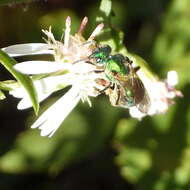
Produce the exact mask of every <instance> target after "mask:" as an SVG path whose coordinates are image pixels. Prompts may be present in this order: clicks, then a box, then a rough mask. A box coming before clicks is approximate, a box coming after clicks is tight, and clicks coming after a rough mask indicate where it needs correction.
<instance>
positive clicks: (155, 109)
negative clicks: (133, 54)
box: [129, 69, 183, 119]
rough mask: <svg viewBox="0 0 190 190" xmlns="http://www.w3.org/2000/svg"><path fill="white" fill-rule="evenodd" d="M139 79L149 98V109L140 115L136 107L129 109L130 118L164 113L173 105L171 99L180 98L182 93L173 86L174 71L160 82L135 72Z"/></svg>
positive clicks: (174, 82) (174, 80) (176, 78)
mask: <svg viewBox="0 0 190 190" xmlns="http://www.w3.org/2000/svg"><path fill="white" fill-rule="evenodd" d="M137 74H138V76H139V77H140V79H141V80H142V81H143V84H144V86H145V88H146V90H147V93H148V95H149V98H150V107H149V109H148V112H147V113H142V112H141V111H140V110H139V109H138V108H137V107H135V106H134V107H131V108H130V109H129V112H130V115H131V116H132V117H135V118H138V119H141V118H143V117H144V116H146V115H154V114H160V113H165V112H166V111H167V110H168V108H169V105H170V104H173V103H174V102H173V100H172V99H173V98H175V97H176V96H179V97H182V96H183V95H182V93H181V92H180V91H177V90H176V89H175V88H174V86H175V85H176V84H177V83H178V76H177V72H176V71H169V72H168V75H167V79H166V80H165V81H161V80H158V79H156V77H147V76H146V75H145V73H144V72H143V71H142V70H141V69H140V70H139V71H138V72H137Z"/></svg>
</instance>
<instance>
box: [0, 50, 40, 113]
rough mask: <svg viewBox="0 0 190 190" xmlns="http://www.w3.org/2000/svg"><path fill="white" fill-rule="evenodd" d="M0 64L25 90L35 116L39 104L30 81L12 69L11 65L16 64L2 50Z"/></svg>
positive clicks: (0, 51)
mask: <svg viewBox="0 0 190 190" xmlns="http://www.w3.org/2000/svg"><path fill="white" fill-rule="evenodd" d="M0 62H1V63H2V65H3V66H4V67H5V68H6V69H7V70H8V71H9V72H10V73H11V74H12V75H13V76H14V77H15V78H16V80H17V81H18V82H19V83H20V84H21V85H22V86H23V87H24V88H25V90H26V91H27V93H28V95H29V97H30V100H31V102H32V105H33V108H34V111H35V113H36V115H37V114H38V110H39V102H38V99H37V93H36V90H35V88H34V85H33V82H32V80H31V79H30V78H29V77H28V76H27V75H24V74H21V73H19V72H17V71H16V70H15V69H14V68H13V65H15V64H16V63H17V62H16V61H15V60H14V59H13V58H11V57H9V56H8V55H7V54H6V53H5V52H3V51H2V50H0Z"/></svg>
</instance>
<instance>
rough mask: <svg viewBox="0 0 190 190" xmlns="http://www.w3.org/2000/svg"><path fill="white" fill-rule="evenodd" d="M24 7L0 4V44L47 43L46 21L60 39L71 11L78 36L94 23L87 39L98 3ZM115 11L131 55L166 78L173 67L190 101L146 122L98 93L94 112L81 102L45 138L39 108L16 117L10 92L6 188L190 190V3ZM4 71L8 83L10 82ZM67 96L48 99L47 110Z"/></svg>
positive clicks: (70, 0)
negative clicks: (83, 22) (86, 20)
mask: <svg viewBox="0 0 190 190" xmlns="http://www.w3.org/2000/svg"><path fill="white" fill-rule="evenodd" d="M23 1H24V0H23ZM23 1H20V2H22V3H18V2H19V1H18V0H17V3H14V2H13V3H8V2H10V1H9V0H0V5H1V6H0V48H2V47H5V46H8V45H12V44H18V43H28V42H43V39H42V32H41V29H42V28H43V29H47V28H48V27H49V25H51V26H52V31H53V33H54V34H55V36H56V38H57V39H60V38H61V34H62V32H63V28H64V25H65V18H66V16H68V15H70V16H71V18H72V23H73V24H72V31H73V32H75V31H76V29H77V27H78V26H79V23H80V21H81V19H82V18H83V17H84V16H88V17H89V25H88V29H87V30H86V33H85V34H86V36H87V35H89V34H90V32H91V31H92V30H93V27H94V21H95V16H96V14H97V12H98V7H99V4H100V1H90V0H46V1H45V0H44V1H31V2H30V3H28V2H29V1H26V2H25V3H23ZM15 2H16V1H15ZM112 9H113V13H114V14H113V15H114V16H113V18H112V24H113V25H114V27H116V28H119V29H121V30H122V31H123V32H124V34H125V37H124V44H125V46H126V47H127V49H128V50H129V51H130V52H132V53H135V54H138V55H140V56H141V57H142V58H144V59H145V60H146V61H147V62H148V64H149V65H150V67H151V68H152V70H153V71H154V72H155V73H156V74H158V76H160V77H161V78H165V77H166V74H167V71H169V70H173V69H174V70H176V71H177V72H178V74H179V85H178V87H177V88H178V89H180V90H181V91H182V92H183V94H184V98H182V99H180V98H179V99H177V100H176V104H174V105H172V106H171V107H170V109H169V111H168V112H167V113H166V114H163V115H157V116H153V117H146V118H144V119H143V120H142V121H141V122H139V121H137V120H135V119H133V118H131V117H130V116H129V114H128V110H125V109H120V108H114V107H112V106H111V105H110V103H109V100H108V98H107V97H105V96H100V97H98V98H96V99H92V103H93V107H92V108H89V107H88V105H87V104H86V103H85V104H83V103H80V104H79V105H78V106H77V107H76V108H75V110H73V112H72V113H71V114H70V115H69V117H68V118H67V119H66V120H65V122H64V123H63V125H62V127H60V128H59V130H58V131H57V132H56V134H55V135H54V136H53V137H52V138H47V137H41V136H40V131H39V130H37V129H36V130H33V129H30V128H29V126H30V124H31V123H32V122H33V121H34V120H35V116H34V113H33V110H32V109H28V110H24V111H17V109H16V105H17V102H18V101H17V100H15V99H13V98H12V97H11V96H9V95H7V96H8V98H7V99H5V100H3V101H1V102H0V113H1V114H0V121H1V124H0V127H1V132H0V189H5V190H6V189H47V190H51V189H64V190H76V189H77V190H78V189H81V190H103V189H104V190H105V189H109V190H190V109H189V104H190V101H189V97H190V82H189V81H190V74H189V70H190V0H168V1H166V0H141V1H139V0H115V1H113V6H112ZM34 58H35V59H38V57H37V56H36V57H34ZM23 59H24V58H23ZM0 68H1V72H0V78H1V80H5V79H9V78H10V77H11V76H10V74H9V73H8V72H7V71H6V70H5V69H4V68H3V67H2V66H0ZM62 94H63V92H62V91H61V92H58V93H55V95H53V96H51V98H50V99H49V100H48V101H45V102H43V103H42V104H41V105H42V106H41V111H43V110H45V109H46V108H47V107H48V106H49V105H50V103H52V102H53V101H55V100H56V99H57V98H58V97H59V96H61V95H62Z"/></svg>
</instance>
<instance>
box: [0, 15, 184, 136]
mask: <svg viewBox="0 0 190 190" xmlns="http://www.w3.org/2000/svg"><path fill="white" fill-rule="evenodd" d="M87 21H88V19H87V17H85V18H84V19H83V20H82V22H81V25H80V28H79V30H78V32H77V33H76V34H75V35H71V34H70V31H71V19H70V17H67V19H66V29H65V33H64V40H63V42H62V41H57V40H56V39H55V38H54V36H53V34H52V32H51V28H50V29H49V30H48V31H47V30H43V33H44V34H45V35H46V36H47V39H46V43H30V44H18V45H13V46H9V47H6V48H3V50H4V51H5V52H6V53H8V54H9V55H10V56H12V57H17V56H23V55H36V54H51V55H53V57H54V61H42V60H39V61H25V62H21V63H18V64H16V65H15V66H14V68H15V69H16V70H17V71H19V72H21V73H24V74H27V75H29V76H30V77H31V78H32V80H33V82H34V86H35V88H36V91H37V96H38V100H39V102H41V101H43V100H44V99H46V98H47V97H48V96H50V95H51V94H52V93H53V92H55V91H57V90H60V89H63V88H64V87H66V86H71V88H70V89H69V90H68V92H66V93H65V94H64V95H63V96H62V97H61V98H60V99H59V100H57V102H55V103H54V104H53V105H52V106H51V107H50V108H49V109H47V110H46V111H45V112H44V113H43V114H42V115H41V116H40V117H39V118H38V119H37V120H36V121H35V122H34V123H33V125H32V126H31V127H32V128H39V129H41V135H42V136H49V137H51V136H52V135H53V134H54V133H55V131H56V130H57V128H58V127H59V126H60V125H61V123H62V122H63V121H64V119H65V118H66V117H67V116H68V114H69V113H70V112H71V111H72V110H73V108H74V107H75V106H76V105H77V104H78V102H79V101H80V100H82V101H83V102H84V101H86V102H88V104H89V105H90V106H91V101H90V98H89V97H96V96H98V95H99V94H100V92H103V91H104V88H105V84H102V83H100V82H97V81H101V80H102V81H104V82H105V83H109V81H108V79H107V78H106V77H105V74H104V72H96V71H97V69H98V68H97V66H96V64H93V63H92V64H91V63H90V62H89V60H88V59H89V56H90V55H91V54H92V52H93V51H94V49H95V48H96V47H97V44H96V42H95V41H94V38H95V37H96V36H97V35H98V34H99V33H100V32H101V31H102V29H103V26H104V25H103V24H99V25H98V26H97V27H96V28H95V30H94V31H93V32H92V34H91V35H90V37H89V38H88V39H85V38H84V37H83V36H82V33H83V31H84V29H85V27H86V24H87ZM134 63H135V60H134ZM44 74H45V75H44ZM35 75H38V76H41V75H42V76H43V75H44V76H43V77H37V78H35V77H34V76H35ZM137 75H138V76H139V78H140V79H141V80H142V82H143V84H144V86H145V88H146V90H147V93H148V95H149V98H150V107H149V109H148V111H147V113H142V112H141V111H139V109H138V108H137V106H133V107H131V108H129V110H130V114H131V116H132V117H136V118H142V117H144V116H145V115H153V114H157V113H163V112H165V111H166V110H167V109H168V106H169V104H171V103H172V102H173V101H172V99H173V98H174V97H175V96H181V93H180V92H179V91H176V90H175V89H174V85H176V84H177V74H176V73H175V72H170V73H168V79H167V80H166V81H160V80H157V79H155V78H153V79H150V78H149V77H147V76H146V75H145V73H144V72H143V71H142V70H141V69H140V70H139V71H138V72H137ZM10 94H11V95H13V96H14V97H16V98H20V99H21V101H20V102H19V104H18V106H17V108H18V109H25V108H28V107H31V106H32V104H31V101H30V99H29V96H28V94H27V92H26V91H25V89H24V88H23V87H19V88H18V87H17V88H16V87H15V88H14V90H12V91H10ZM106 94H107V95H108V96H109V94H108V93H106ZM52 116H53V117H52Z"/></svg>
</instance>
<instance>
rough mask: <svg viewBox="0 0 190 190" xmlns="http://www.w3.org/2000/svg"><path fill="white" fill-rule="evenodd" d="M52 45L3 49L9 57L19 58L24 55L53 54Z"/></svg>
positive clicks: (31, 44)
mask: <svg viewBox="0 0 190 190" xmlns="http://www.w3.org/2000/svg"><path fill="white" fill-rule="evenodd" d="M50 48H51V47H50V45H48V44H45V43H27V44H17V45H12V46H8V47H5V48H2V50H3V51H5V52H6V53H8V54H9V56H12V57H17V56H23V55H37V54H53V51H52V50H50Z"/></svg>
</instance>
